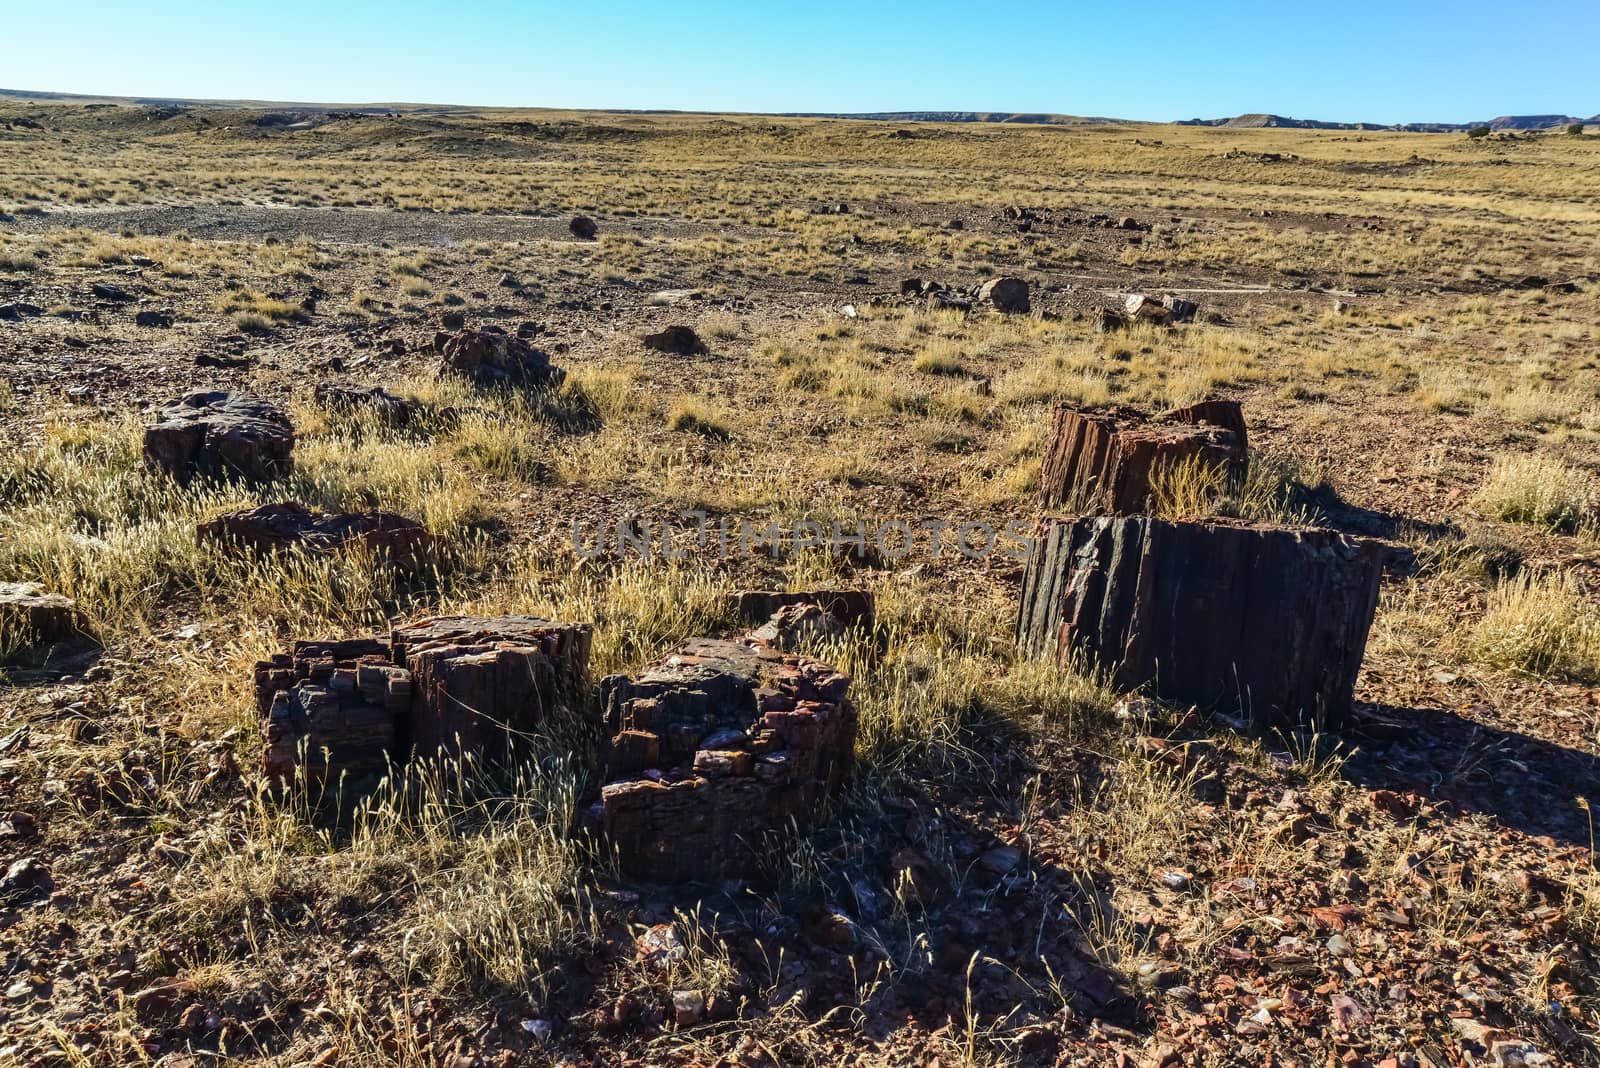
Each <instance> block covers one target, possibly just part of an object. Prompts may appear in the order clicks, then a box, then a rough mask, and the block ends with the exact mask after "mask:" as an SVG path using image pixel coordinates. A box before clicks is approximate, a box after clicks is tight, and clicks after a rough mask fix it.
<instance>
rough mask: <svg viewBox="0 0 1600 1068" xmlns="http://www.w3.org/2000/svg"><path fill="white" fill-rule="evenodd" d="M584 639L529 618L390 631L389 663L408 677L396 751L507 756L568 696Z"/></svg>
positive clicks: (581, 666) (571, 628) (445, 619)
mask: <svg viewBox="0 0 1600 1068" xmlns="http://www.w3.org/2000/svg"><path fill="white" fill-rule="evenodd" d="M592 638H593V628H591V627H590V626H588V625H587V624H577V623H551V622H549V621H548V620H543V619H535V618H534V617H532V616H496V617H487V618H485V617H478V616H435V617H432V618H429V619H423V620H418V621H417V622H415V623H408V624H406V625H405V626H403V627H396V628H395V629H394V631H393V632H392V634H391V636H390V646H391V648H392V653H393V656H394V662H395V663H397V664H401V665H404V666H405V667H406V668H407V669H409V670H410V672H411V677H412V700H411V710H410V715H409V717H408V718H407V719H406V720H405V721H403V722H402V723H401V724H400V728H399V731H398V735H397V738H396V745H397V747H398V748H399V751H400V752H401V753H402V754H405V755H407V756H411V755H416V756H425V757H426V756H433V755H435V754H437V753H441V752H446V753H454V752H477V753H479V754H481V755H483V756H486V757H489V758H498V757H502V756H504V755H506V754H507V753H509V752H512V751H514V750H515V748H516V743H517V741H518V740H519V739H522V738H525V737H526V736H527V735H528V734H530V733H531V732H532V731H533V730H535V729H536V728H537V727H538V726H539V725H540V724H542V723H543V722H544V721H545V719H546V718H547V717H548V716H549V715H550V712H551V710H552V709H554V708H555V707H556V705H557V703H558V702H559V701H563V700H569V701H570V700H572V699H574V698H575V697H576V695H577V693H578V691H579V688H580V687H581V686H582V684H583V681H584V679H585V677H586V675H587V672H588V668H589V647H590V644H591V641H592Z"/></svg>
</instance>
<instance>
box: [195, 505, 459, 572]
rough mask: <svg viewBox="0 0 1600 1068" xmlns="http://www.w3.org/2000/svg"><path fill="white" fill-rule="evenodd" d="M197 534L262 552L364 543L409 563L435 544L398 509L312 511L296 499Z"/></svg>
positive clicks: (224, 519) (211, 524) (226, 517)
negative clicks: (395, 510)
mask: <svg viewBox="0 0 1600 1068" xmlns="http://www.w3.org/2000/svg"><path fill="white" fill-rule="evenodd" d="M196 533H197V535H198V537H199V539H200V540H201V541H217V542H224V543H232V544H235V545H239V546H243V547H245V548H247V549H250V550H252V551H254V552H258V553H273V552H281V551H283V550H286V549H290V548H299V549H303V550H305V551H307V552H313V553H323V552H332V551H334V550H336V549H341V548H344V547H345V546H348V545H352V544H357V543H359V544H360V545H362V546H363V547H364V548H366V549H367V551H369V552H371V553H372V554H373V555H374V556H377V557H379V558H381V559H384V560H389V561H392V562H394V563H399V564H406V565H411V564H415V563H417V562H418V561H419V560H421V559H422V558H423V557H424V556H426V555H427V552H428V550H429V549H430V548H431V547H432V545H433V537H432V535H430V534H429V533H428V531H427V529H426V528H424V527H423V525H422V524H421V523H418V522H417V521H416V520H414V519H407V518H406V517H405V516H401V515H395V514H394V513H393V512H378V511H366V512H313V511H311V509H309V508H307V507H306V506H305V505H303V504H299V503H296V502H295V501H282V502H279V503H278V504H264V505H261V506H260V507H259V508H247V509H244V510H243V511H238V512H227V513H225V514H223V515H220V516H217V517H216V518H215V519H211V520H207V521H206V522H204V523H201V524H200V525H199V527H198V528H197V531H196Z"/></svg>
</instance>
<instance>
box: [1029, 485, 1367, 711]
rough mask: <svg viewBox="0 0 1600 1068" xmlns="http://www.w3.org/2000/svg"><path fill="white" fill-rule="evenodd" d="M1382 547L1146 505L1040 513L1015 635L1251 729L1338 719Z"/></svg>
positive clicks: (1125, 685) (1036, 650)
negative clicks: (1233, 713) (1239, 717)
mask: <svg viewBox="0 0 1600 1068" xmlns="http://www.w3.org/2000/svg"><path fill="white" fill-rule="evenodd" d="M1382 570H1383V553H1382V548H1381V546H1379V545H1378V543H1376V542H1372V541H1365V540H1360V539H1352V538H1348V537H1346V536H1345V535H1343V534H1340V533H1338V532H1337V531H1332V530H1320V529H1287V528H1282V527H1273V526H1266V525H1251V524H1243V523H1221V522H1218V523H1175V522H1168V521H1164V520H1158V519H1151V518H1147V517H1133V518H1110V517H1099V518H1081V519H1074V520H1065V519H1055V520H1046V521H1045V522H1044V523H1043V524H1042V529H1041V531H1040V535H1039V537H1037V538H1036V539H1035V542H1034V544H1033V548H1032V552H1031V555H1030V557H1029V560H1028V565H1027V568H1026V571H1025V573H1024V576H1023V584H1022V601H1021V607H1020V611H1019V614H1018V619H1017V632H1016V635H1017V641H1018V643H1019V645H1020V646H1021V647H1022V648H1023V649H1024V650H1025V651H1027V652H1029V653H1031V654H1033V655H1042V656H1049V657H1052V658H1054V659H1056V660H1057V661H1058V662H1060V663H1062V664H1063V665H1067V664H1070V663H1072V662H1074V661H1076V660H1080V659H1081V660H1083V661H1087V662H1088V663H1089V664H1091V665H1093V666H1095V667H1097V668H1099V669H1101V670H1103V671H1106V672H1108V673H1109V675H1110V677H1111V680H1112V682H1113V683H1114V684H1115V685H1116V686H1118V687H1119V688H1122V689H1136V688H1140V687H1149V688H1150V689H1151V690H1152V691H1153V692H1154V693H1155V694H1157V695H1158V696H1161V697H1164V698H1167V699H1169V700H1174V701H1181V702H1184V703H1188V704H1195V705H1200V706H1204V707H1210V708H1219V709H1229V710H1238V711H1240V712H1242V713H1243V715H1244V716H1245V718H1247V719H1248V720H1249V721H1250V723H1251V724H1252V726H1253V727H1254V728H1256V729H1265V728H1269V727H1271V728H1293V727H1296V726H1300V725H1303V724H1308V723H1315V724H1319V725H1322V726H1326V727H1338V726H1339V725H1340V724H1341V723H1342V722H1343V721H1344V720H1345V718H1346V716H1347V715H1348V713H1349V711H1350V704H1351V700H1352V695H1353V693H1354V689H1355V683H1356V675H1357V673H1358V672H1359V671H1360V669H1361V658H1362V655H1363V653H1364V652H1365V649H1366V642H1367V631H1368V629H1369V628H1370V627H1371V625H1372V617H1373V613H1374V612H1375V610H1376V608H1377V603H1378V580H1379V577H1380V576H1381V574H1382Z"/></svg>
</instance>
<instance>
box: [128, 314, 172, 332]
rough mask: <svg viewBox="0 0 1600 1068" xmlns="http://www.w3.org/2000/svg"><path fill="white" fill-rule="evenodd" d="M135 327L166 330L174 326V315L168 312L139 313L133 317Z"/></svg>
mask: <svg viewBox="0 0 1600 1068" xmlns="http://www.w3.org/2000/svg"><path fill="white" fill-rule="evenodd" d="M133 325H134V326H144V327H151V328H157V329H166V328H167V327H170V326H171V325H172V313H171V312H168V311H142V312H137V313H135V315H134V317H133Z"/></svg>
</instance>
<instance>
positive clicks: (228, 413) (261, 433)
mask: <svg viewBox="0 0 1600 1068" xmlns="http://www.w3.org/2000/svg"><path fill="white" fill-rule="evenodd" d="M158 418H159V421H158V422H155V423H152V424H150V425H149V426H146V427H145V428H144V462H145V465H146V466H147V467H149V468H151V469H152V470H156V471H164V472H166V473H167V474H168V475H171V476H172V477H173V478H174V479H176V480H178V481H179V482H181V483H187V482H188V481H189V480H190V479H192V478H194V477H196V476H199V477H202V478H242V479H247V480H250V481H256V482H270V481H271V480H273V479H276V478H281V477H283V476H284V475H287V474H288V473H289V471H290V469H291V468H292V467H293V464H294V460H293V453H294V427H293V425H292V424H291V423H290V422H289V416H288V414H287V413H285V412H284V410H283V409H282V408H279V407H278V406H277V405H275V404H273V403H271V402H270V401H264V400H260V399H258V398H255V397H246V396H244V395H242V394H238V393H221V392H217V393H191V394H189V395H188V396H187V397H184V398H183V400H181V401H179V402H177V403H176V404H171V405H168V406H167V407H165V408H163V409H161V411H160V412H159V413H158Z"/></svg>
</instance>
